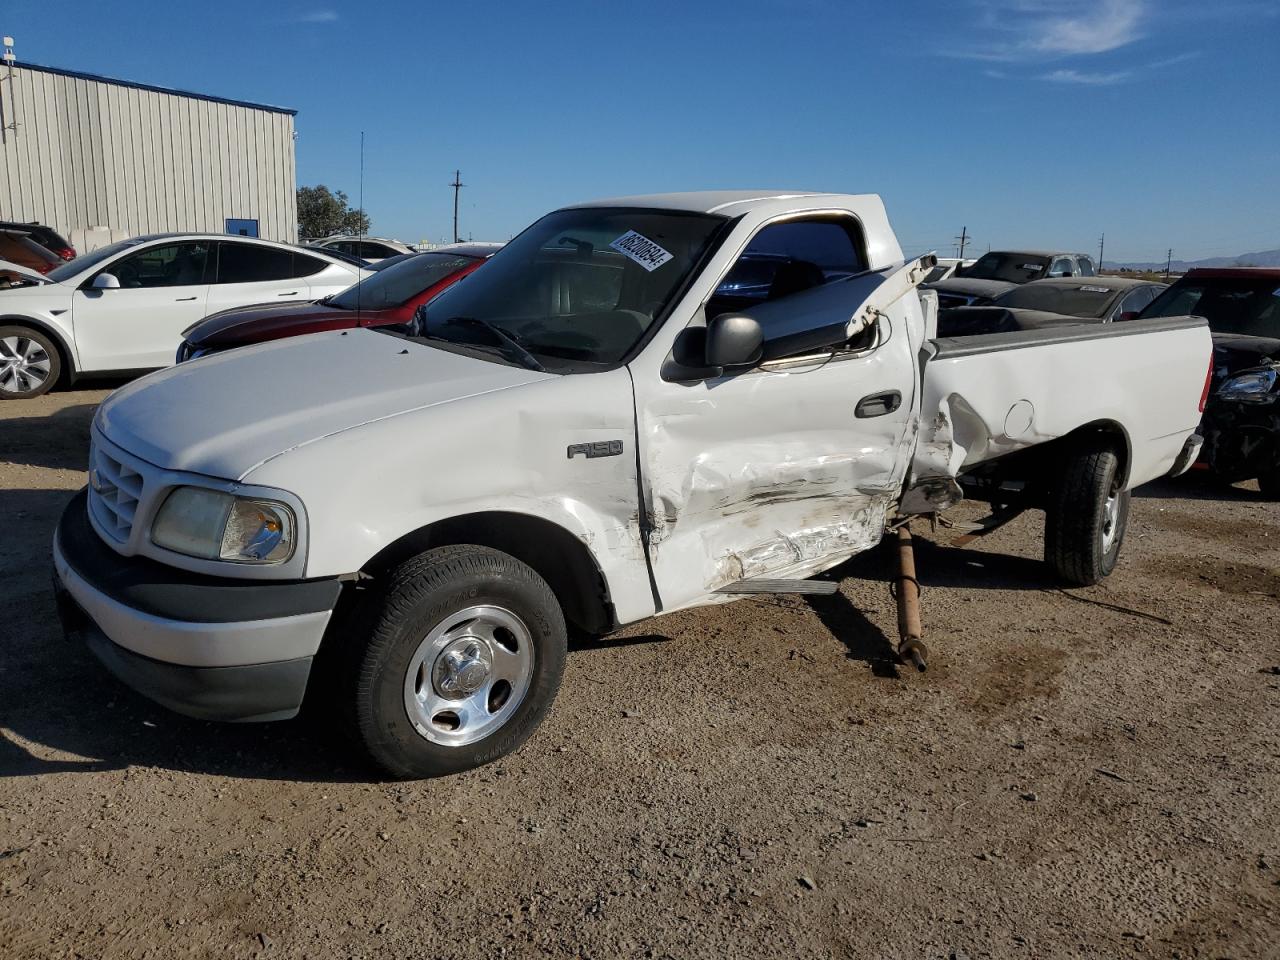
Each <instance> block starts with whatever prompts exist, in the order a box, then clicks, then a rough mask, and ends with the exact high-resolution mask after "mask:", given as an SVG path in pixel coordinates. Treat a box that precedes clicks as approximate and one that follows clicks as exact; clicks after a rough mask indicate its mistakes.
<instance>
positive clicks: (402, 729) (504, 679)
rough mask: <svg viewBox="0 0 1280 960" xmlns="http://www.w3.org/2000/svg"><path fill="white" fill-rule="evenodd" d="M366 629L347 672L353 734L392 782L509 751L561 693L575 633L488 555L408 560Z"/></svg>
mask: <svg viewBox="0 0 1280 960" xmlns="http://www.w3.org/2000/svg"><path fill="white" fill-rule="evenodd" d="M357 622H358V623H364V624H368V625H369V628H368V632H367V634H366V635H365V636H363V637H362V638H360V639H359V640H358V641H356V642H355V643H353V645H352V647H351V648H350V650H349V653H350V662H349V663H348V667H347V669H346V670H344V671H343V676H344V677H346V678H347V680H348V682H349V685H348V692H347V694H346V700H347V704H348V707H349V710H350V716H349V721H350V726H351V728H352V732H353V733H354V734H355V736H356V738H357V740H358V742H360V743H361V744H362V745H363V746H364V749H365V751H366V753H367V754H368V756H369V758H370V759H371V760H373V762H374V763H376V764H377V765H378V766H380V767H381V768H382V769H383V770H385V771H386V772H387V773H389V774H390V775H391V776H393V777H398V778H402V779H413V778H421V777H435V776H441V775H445V774H450V773H458V772H460V771H463V770H469V769H471V768H473V767H478V766H481V765H483V764H486V763H490V762H492V761H493V760H496V759H498V758H499V757H502V756H504V755H506V754H508V753H510V752H511V751H513V750H515V749H516V748H518V747H519V746H520V745H521V744H523V743H524V741H525V740H527V739H528V737H529V735H530V734H531V733H533V731H534V729H535V728H536V727H537V726H538V724H540V723H541V722H542V720H543V718H544V717H545V716H546V714H547V712H548V710H549V709H550V708H551V702H552V700H554V699H555V695H556V692H557V690H559V688H560V679H561V676H562V675H563V672H564V660H565V652H566V646H567V634H566V630H565V622H564V615H563V613H562V612H561V609H560V604H559V602H558V601H557V600H556V597H555V594H553V593H552V592H551V588H550V587H549V586H547V583H546V581H545V580H543V579H542V577H540V576H539V575H538V574H537V573H536V572H534V571H533V570H532V569H531V568H530V567H528V566H527V565H525V564H524V563H521V562H520V561H519V560H517V559H515V558H514V557H512V556H510V555H508V554H505V553H501V552H500V551H497V550H492V549H490V548H488V547H479V546H470V545H465V546H449V547H440V548H438V549H435V550H429V551H427V552H426V553H423V554H421V555H419V556H417V557H415V558H413V559H412V560H409V561H406V562H405V563H403V564H401V565H400V566H399V567H397V568H396V569H395V570H394V571H393V572H392V573H391V575H390V577H389V578H388V580H387V583H386V586H385V587H384V588H383V589H382V590H381V591H379V592H378V593H376V594H375V595H374V596H373V597H371V598H370V602H369V604H368V605H367V606H366V607H365V609H364V611H363V613H362V615H360V616H358V617H357Z"/></svg>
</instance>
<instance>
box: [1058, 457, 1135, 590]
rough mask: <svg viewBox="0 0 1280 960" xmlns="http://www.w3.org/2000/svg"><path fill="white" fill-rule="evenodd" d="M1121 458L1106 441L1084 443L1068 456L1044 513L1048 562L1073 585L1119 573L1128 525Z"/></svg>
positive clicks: (1096, 580)
mask: <svg viewBox="0 0 1280 960" xmlns="http://www.w3.org/2000/svg"><path fill="white" fill-rule="evenodd" d="M1121 482H1122V478H1121V476H1120V457H1119V455H1118V454H1117V453H1116V450H1115V447H1114V446H1113V445H1112V444H1111V443H1110V442H1108V441H1106V440H1102V439H1096V438H1090V439H1088V440H1084V441H1081V442H1080V443H1078V444H1076V445H1075V446H1074V447H1072V448H1071V450H1070V451H1069V452H1068V453H1067V455H1066V457H1065V458H1064V462H1063V463H1062V465H1061V469H1060V473H1059V475H1058V482H1057V485H1056V486H1055V487H1054V489H1053V491H1052V492H1051V493H1050V496H1049V503H1048V505H1047V507H1046V510H1045V537H1044V559H1045V562H1046V563H1048V564H1049V566H1050V567H1052V568H1053V570H1054V572H1055V573H1056V574H1057V575H1058V576H1060V577H1061V578H1062V579H1063V580H1065V581H1067V583H1069V584H1072V585H1073V586H1080V587H1087V586H1091V585H1092V584H1095V583H1097V582H1098V581H1100V580H1101V579H1102V578H1103V577H1105V576H1107V575H1108V574H1109V573H1111V571H1112V570H1114V569H1115V566H1116V560H1117V559H1118V558H1119V556H1120V546H1121V544H1122V543H1123V542H1124V534H1125V528H1126V527H1127V526H1128V523H1129V491H1127V490H1121V489H1120V484H1121Z"/></svg>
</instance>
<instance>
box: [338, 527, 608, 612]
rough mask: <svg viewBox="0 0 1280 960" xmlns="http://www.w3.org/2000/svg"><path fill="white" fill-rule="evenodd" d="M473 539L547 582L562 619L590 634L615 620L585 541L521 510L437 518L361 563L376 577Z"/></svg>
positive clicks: (364, 570) (601, 577)
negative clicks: (430, 552)
mask: <svg viewBox="0 0 1280 960" xmlns="http://www.w3.org/2000/svg"><path fill="white" fill-rule="evenodd" d="M464 543H472V544H475V545H477V546H481V547H492V548H493V549H494V550H501V551H502V552H503V553H507V554H510V555H511V556H513V557H515V558H516V559H517V560H519V561H520V562H521V563H526V564H528V565H529V566H530V567H532V568H533V569H534V570H535V571H536V572H537V573H538V575H539V576H541V577H542V578H543V579H544V580H546V581H547V584H548V585H549V586H550V587H551V589H552V591H553V592H554V593H555V595H556V598H557V599H558V600H559V601H560V607H561V609H562V610H563V611H564V615H565V619H566V620H568V621H569V622H570V623H571V624H573V625H574V626H576V627H578V628H579V629H581V630H583V631H585V632H586V633H589V634H602V633H607V632H609V631H610V630H612V629H613V628H614V627H615V626H616V625H617V624H616V619H615V617H614V612H613V603H612V601H611V600H610V599H609V587H608V584H606V583H605V579H604V575H603V574H602V573H601V572H600V568H599V566H597V564H596V561H595V557H593V556H592V555H591V551H590V550H588V549H587V546H586V544H584V543H583V542H582V541H581V540H579V539H578V538H577V537H575V536H574V535H573V534H571V533H570V532H569V531H568V530H565V529H564V528H563V527H561V526H558V525H557V524H555V523H552V522H551V521H549V520H543V519H542V518H541V517H533V516H529V515H528V514H523V513H506V512H501V511H493V512H488V513H473V514H467V515H465V516H461V517H451V518H449V519H448V520H441V521H439V522H437V523H433V524H431V525H429V526H426V527H423V528H422V529H420V530H415V531H413V532H412V533H409V534H406V535H405V536H403V537H401V538H400V539H399V540H396V541H395V542H394V543H392V544H390V545H389V546H387V547H385V548H383V549H382V550H381V551H380V552H379V553H378V554H377V555H376V556H374V557H373V559H371V560H370V561H369V562H368V563H366V564H365V566H364V569H363V570H362V572H363V573H365V574H368V575H370V576H373V577H375V578H376V577H378V576H380V575H382V574H384V573H386V572H387V571H388V570H390V569H392V568H393V567H395V566H397V565H398V564H400V563H402V562H403V561H405V560H408V559H409V558H410V557H414V556H417V555H418V554H419V553H422V552H423V551H425V550H431V549H434V548H435V547H445V546H452V545H455V544H464Z"/></svg>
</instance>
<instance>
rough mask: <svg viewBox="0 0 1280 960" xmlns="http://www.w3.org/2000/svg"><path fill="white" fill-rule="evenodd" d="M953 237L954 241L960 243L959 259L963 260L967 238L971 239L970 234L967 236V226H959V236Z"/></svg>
mask: <svg viewBox="0 0 1280 960" xmlns="http://www.w3.org/2000/svg"><path fill="white" fill-rule="evenodd" d="M955 239H956V242H957V243H959V244H960V259H961V260H963V259H964V248H965V246H966V245H967V244H968V243H969V240H970V239H971V238H970V236H969V228H968V227H961V228H960V236H958V237H956V238H955Z"/></svg>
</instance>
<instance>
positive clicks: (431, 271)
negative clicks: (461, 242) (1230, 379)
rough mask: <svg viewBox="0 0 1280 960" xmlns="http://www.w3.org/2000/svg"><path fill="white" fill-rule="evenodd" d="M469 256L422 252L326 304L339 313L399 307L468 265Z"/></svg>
mask: <svg viewBox="0 0 1280 960" xmlns="http://www.w3.org/2000/svg"><path fill="white" fill-rule="evenodd" d="M473 263H475V260H474V259H472V258H471V257H459V256H456V255H453V256H451V255H449V254H443V253H422V254H418V255H417V256H411V257H407V258H406V259H404V260H401V261H400V262H399V263H395V264H392V265H391V266H389V267H387V268H386V269H385V270H379V271H377V272H376V273H374V274H373V276H371V277H366V278H365V279H363V280H361V281H360V282H359V283H357V284H355V285H354V286H351V287H347V289H345V290H343V291H342V292H341V293H339V294H337V295H336V296H334V297H332V298H330V299H329V300H328V301H326V302H327V303H328V304H329V306H331V307H337V308H338V309H340V310H385V309H386V308H388V307H398V306H400V304H402V303H404V302H405V301H406V300H408V299H409V298H410V297H416V296H417V295H418V294H420V293H422V291H424V290H426V289H427V287H432V286H435V285H436V284H437V283H439V282H440V281H441V280H443V279H445V278H446V277H448V276H451V275H452V274H455V273H457V272H458V271H459V270H462V269H463V268H465V267H469V266H471V265H472V264H473Z"/></svg>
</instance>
